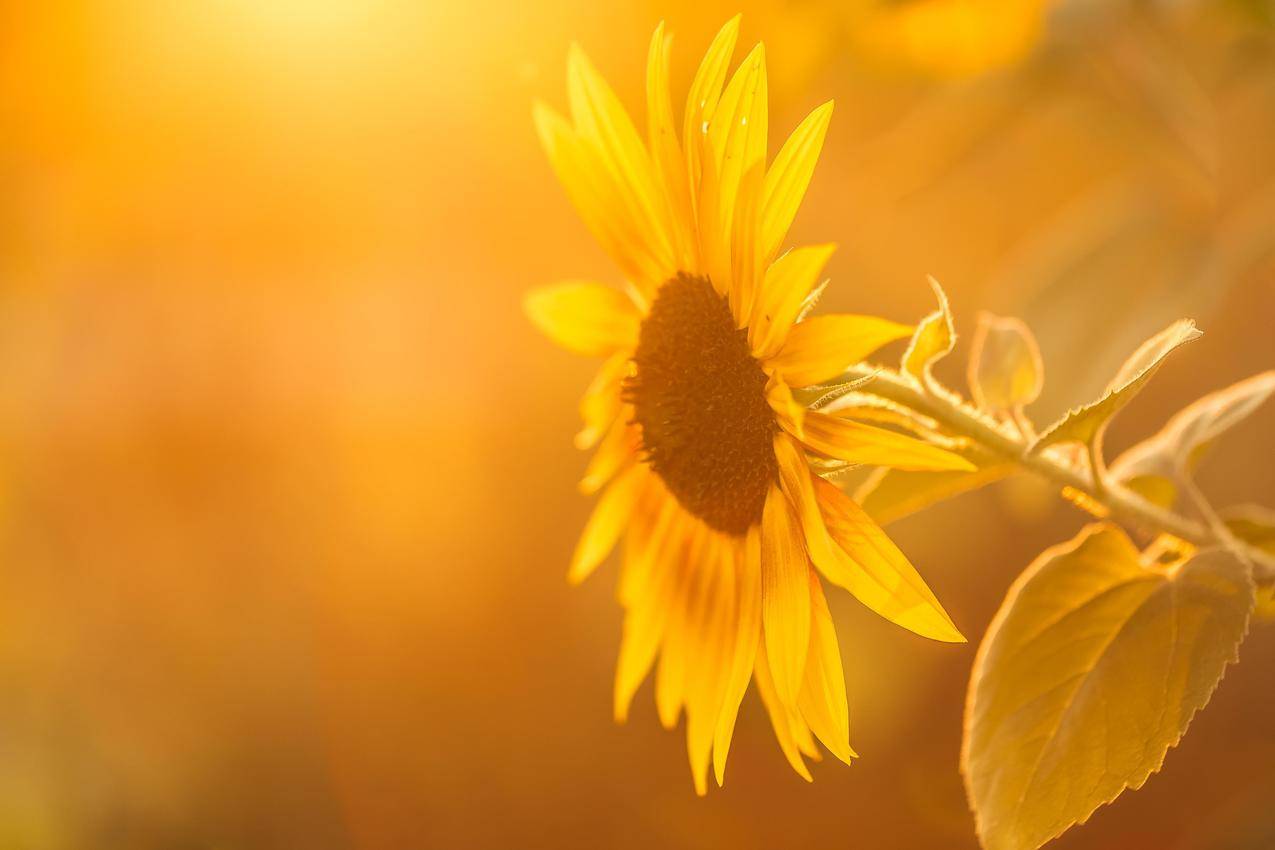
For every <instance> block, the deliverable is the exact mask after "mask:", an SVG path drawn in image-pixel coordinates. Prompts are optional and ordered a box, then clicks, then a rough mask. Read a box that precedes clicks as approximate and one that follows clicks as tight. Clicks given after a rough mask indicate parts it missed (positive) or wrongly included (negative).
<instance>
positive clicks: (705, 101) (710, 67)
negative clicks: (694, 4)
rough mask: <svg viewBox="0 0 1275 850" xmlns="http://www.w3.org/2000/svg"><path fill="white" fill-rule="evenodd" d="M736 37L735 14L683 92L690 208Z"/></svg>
mask: <svg viewBox="0 0 1275 850" xmlns="http://www.w3.org/2000/svg"><path fill="white" fill-rule="evenodd" d="M738 39H739V15H736V16H735V17H733V18H731V19H730V20H729V21H727V22H726V24H725V25H724V26H723V27H722V28H721V30H719V31H718V33H717V36H716V37H715V38H714V39H713V43H712V44H710V45H709V47H708V51H707V52H706V53H705V54H704V59H703V61H701V62H700V66H699V70H697V71H696V72H695V79H694V80H693V81H692V82H691V88H690V91H689V92H688V93H687V95H686V119H685V124H684V126H683V128H682V146H683V148H684V149H685V152H686V173H687V175H688V179H689V189H690V202H691V208H692V209H696V208H697V207H698V202H697V197H698V189H699V184H700V180H701V175H702V173H703V159H704V157H705V155H706V152H707V151H708V122H709V120H710V119H711V118H712V117H713V113H714V112H715V111H716V109H717V101H718V100H719V99H720V98H721V94H722V86H723V85H725V83H726V72H727V70H729V68H730V59H731V56H732V55H733V54H734V53H735V42H736V41H737V40H738Z"/></svg>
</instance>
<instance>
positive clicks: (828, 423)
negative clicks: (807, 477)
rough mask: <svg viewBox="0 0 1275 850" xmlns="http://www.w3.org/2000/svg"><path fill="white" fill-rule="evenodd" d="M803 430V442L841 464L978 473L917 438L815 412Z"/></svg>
mask: <svg viewBox="0 0 1275 850" xmlns="http://www.w3.org/2000/svg"><path fill="white" fill-rule="evenodd" d="M780 424H781V425H782V424H783V423H782V422H781V423H780ZM804 426H805V427H804V433H803V434H802V435H801V441H802V442H803V443H805V444H806V445H807V446H809V447H810V448H812V449H814V450H815V451H817V452H819V453H820V454H825V455H827V456H828V457H833V458H837V459H838V460H844V461H848V462H850V463H865V464H869V465H871V466H887V467H890V468H892V469H909V470H922V471H923V470H943V469H955V470H961V471H966V472H972V471H974V469H976V467H975V466H974V464H972V463H970V462H969V461H968V460H966V459H965V458H963V457H961V456H960V455H958V454H955V453H954V452H949V451H947V450H946V449H940V448H939V447H938V446H934V445H931V444H929V443H927V442H925V441H923V440H918V439H916V438H915V437H908V436H905V435H903V434H898V433H895V432H894V431H889V430H886V429H885V428H878V427H876V426H875V425H864V424H863V423H862V422H852V421H850V420H849V419H842V418H841V417H839V416H829V415H828V414H826V413H820V412H818V411H816V410H807V411H806V415H805V422H804Z"/></svg>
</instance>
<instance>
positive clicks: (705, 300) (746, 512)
mask: <svg viewBox="0 0 1275 850" xmlns="http://www.w3.org/2000/svg"><path fill="white" fill-rule="evenodd" d="M633 359H634V362H635V364H636V367H637V368H636V370H635V371H636V374H635V376H634V377H633V378H631V379H630V380H629V381H628V383H627V385H626V393H627V397H628V399H629V401H631V402H632V404H633V407H634V410H635V411H636V414H635V417H636V420H637V423H638V425H640V426H641V428H642V447H643V449H644V451H645V453H646V457H647V461H648V462H649V463H650V464H651V468H652V469H654V470H655V471H656V472H657V473H659V476H660V478H662V479H663V480H664V484H665V485H666V486H667V487H668V489H669V490H670V491H671V492H672V493H673V495H674V496H675V497H676V498H677V500H678V502H679V503H681V505H682V507H684V508H686V510H688V511H690V512H691V513H693V514H695V516H697V517H699V518H700V519H702V520H703V521H704V522H706V523H707V524H708V525H709V526H711V527H713V528H715V529H717V530H719V531H723V532H726V533H728V534H737V535H738V534H743V533H744V532H745V531H747V530H748V528H749V527H750V526H752V525H754V524H756V523H757V522H759V521H760V520H761V512H762V505H763V504H764V503H765V501H766V492H767V490H768V488H769V487H770V486H771V485H772V484H773V483H774V482H775V480H776V478H777V474H778V469H777V467H776V463H775V452H774V448H773V444H772V441H773V439H774V436H775V432H776V430H777V429H778V425H777V424H776V422H775V415H774V413H772V412H771V410H770V405H769V404H767V402H766V373H765V372H763V371H762V368H761V364H759V363H758V362H757V360H756V358H754V357H753V355H752V352H751V350H750V349H749V347H748V336H747V332H746V331H742V330H739V329H738V328H736V327H735V320H734V318H733V317H732V315H731V311H730V307H729V306H728V305H727V303H726V299H725V298H723V297H722V296H720V295H718V294H717V293H716V292H715V291H714V290H713V286H712V284H711V283H710V282H709V281H708V279H707V278H703V277H692V276H691V275H687V274H679V275H678V276H677V277H675V278H672V279H671V280H669V281H668V282H666V283H665V284H664V285H663V286H662V287H660V291H659V294H658V295H657V296H656V298H655V302H654V303H653V304H652V305H651V312H650V314H649V315H648V316H647V317H646V319H645V320H644V321H643V322H642V329H641V333H640V335H639V337H638V346H637V353H636V354H635V355H634V358H633Z"/></svg>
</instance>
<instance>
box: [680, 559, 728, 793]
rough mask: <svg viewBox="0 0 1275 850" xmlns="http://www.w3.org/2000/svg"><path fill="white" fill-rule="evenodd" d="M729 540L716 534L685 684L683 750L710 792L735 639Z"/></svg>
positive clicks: (699, 787)
mask: <svg viewBox="0 0 1275 850" xmlns="http://www.w3.org/2000/svg"><path fill="white" fill-rule="evenodd" d="M734 549H735V547H734V545H733V541H731V540H728V539H726V538H724V537H720V536H719V537H718V540H717V546H716V547H715V550H716V551H715V553H714V556H713V558H712V573H711V577H710V581H709V587H708V593H707V594H705V600H706V602H705V605H704V607H703V609H702V610H701V612H700V617H699V619H698V624H699V628H698V638H699V639H698V640H696V641H694V642H693V646H694V652H693V654H692V656H691V659H690V664H689V666H688V671H687V673H688V675H687V683H686V751H687V755H688V757H689V758H690V762H691V775H692V777H693V778H694V781H695V792H696V793H697V794H699V795H700V796H703V795H704V794H705V793H707V791H708V766H709V760H710V756H711V754H712V750H713V735H714V732H715V730H716V727H717V718H718V715H719V713H720V710H721V707H722V700H723V698H724V696H725V693H726V687H727V683H728V681H729V678H730V673H731V661H732V658H733V654H734V653H733V649H734V642H735V631H736V627H735V618H736V610H735V608H736V605H735V603H736V591H735V583H736V570H737V568H736V563H735V555H734Z"/></svg>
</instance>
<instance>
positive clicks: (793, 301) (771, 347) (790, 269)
mask: <svg viewBox="0 0 1275 850" xmlns="http://www.w3.org/2000/svg"><path fill="white" fill-rule="evenodd" d="M836 249H837V246H836V245H831V244H829V245H806V246H803V247H801V248H794V249H793V250H791V251H789V252H788V253H786V254H784V255H783V256H782V257H780V258H779V259H778V260H776V261H775V262H774V263H772V264H771V266H770V268H769V269H767V270H766V277H765V280H764V282H763V283H762V287H761V291H760V292H758V293H757V297H756V298H755V299H754V301H753V313H752V315H753V318H752V321H751V322H750V323H749V326H748V342H749V345H751V346H752V350H753V354H754V355H756V356H757V357H763V358H764V357H769V356H771V355H773V354H774V353H775V352H776V351H778V350H779V349H780V347H782V346H783V344H784V340H786V339H787V338H788V329H789V328H790V327H792V323H793V322H795V321H796V320H797V315H798V314H799V313H800V312H801V306H802V303H803V302H804V301H805V300H806V296H807V295H809V294H810V291H811V290H812V289H814V287H815V284H817V283H818V282H819V277H820V275H822V274H823V269H824V266H826V265H827V264H828V260H829V258H831V257H832V252H833V251H835V250H836Z"/></svg>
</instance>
